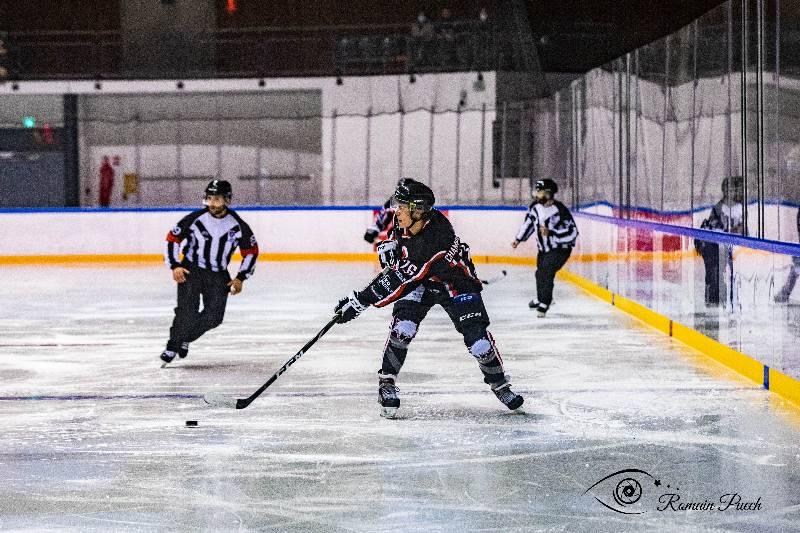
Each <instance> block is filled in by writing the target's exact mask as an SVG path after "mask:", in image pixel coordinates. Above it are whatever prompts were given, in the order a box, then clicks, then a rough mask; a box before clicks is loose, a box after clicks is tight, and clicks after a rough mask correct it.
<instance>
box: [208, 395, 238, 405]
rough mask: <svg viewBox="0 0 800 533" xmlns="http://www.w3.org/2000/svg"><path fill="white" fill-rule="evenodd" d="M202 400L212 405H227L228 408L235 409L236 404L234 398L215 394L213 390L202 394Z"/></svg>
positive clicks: (236, 401)
mask: <svg viewBox="0 0 800 533" xmlns="http://www.w3.org/2000/svg"><path fill="white" fill-rule="evenodd" d="M203 401H204V402H206V403H207V404H208V405H210V406H212V407H227V408H229V409H236V408H237V406H236V404H237V403H238V400H237V399H236V398H231V397H230V396H225V395H223V394H217V393H215V392H210V393H208V394H206V395H205V396H203Z"/></svg>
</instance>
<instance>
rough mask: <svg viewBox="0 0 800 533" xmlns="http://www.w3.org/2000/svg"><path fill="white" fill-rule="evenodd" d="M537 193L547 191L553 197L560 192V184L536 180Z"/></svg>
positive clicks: (548, 180) (549, 180) (547, 180)
mask: <svg viewBox="0 0 800 533" xmlns="http://www.w3.org/2000/svg"><path fill="white" fill-rule="evenodd" d="M536 190H537V191H547V192H549V193H550V194H552V195H555V194H556V193H557V192H558V184H556V182H555V181H553V180H551V179H547V178H546V179H543V180H536Z"/></svg>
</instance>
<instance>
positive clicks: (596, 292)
mask: <svg viewBox="0 0 800 533" xmlns="http://www.w3.org/2000/svg"><path fill="white" fill-rule="evenodd" d="M558 276H559V277H560V278H561V279H563V280H565V281H568V282H570V283H572V284H573V285H577V286H578V287H580V288H581V289H583V290H584V291H586V292H588V293H589V294H591V295H593V296H596V297H598V298H600V299H601V300H603V301H605V302H608V303H610V304H611V305H613V306H614V307H616V308H618V309H620V310H621V311H624V312H626V313H628V314H629V315H631V316H633V317H634V318H637V319H639V320H641V321H642V322H644V323H645V324H647V325H649V326H651V327H653V328H655V329H657V330H658V331H660V332H662V333H664V334H666V335H669V336H670V337H672V338H674V339H676V340H679V341H681V342H682V343H683V344H686V345H687V346H689V347H691V348H694V349H695V350H697V351H699V352H700V353H702V354H703V355H705V356H707V357H710V358H712V359H714V360H715V361H718V362H720V363H722V364H723V365H725V366H727V367H728V368H730V369H732V370H734V371H736V372H738V373H739V374H741V375H742V376H744V377H746V378H747V379H749V380H751V381H753V382H755V383H758V384H759V385H762V386H763V387H764V388H765V389H767V390H770V391H772V392H774V393H775V394H777V395H779V396H781V397H782V398H784V399H786V400H788V401H790V402H792V403H793V404H794V406H795V407H796V408H800V381H798V380H796V379H794V378H791V377H789V376H787V375H786V374H783V373H781V372H778V371H777V370H775V369H773V368H770V367H768V366H767V365H765V364H764V363H761V362H759V361H757V360H755V359H753V358H752V357H750V356H749V355H746V354H743V353H742V352H739V351H736V350H734V349H733V348H730V347H729V346H725V345H724V344H722V343H720V342H717V341H715V340H714V339H712V338H710V337H707V336H706V335H703V334H702V333H700V332H699V331H697V330H694V329H692V328H690V327H687V326H684V325H683V324H680V323H678V322H675V321H673V320H671V319H669V318H667V317H665V316H664V315H661V314H659V313H656V312H655V311H653V310H651V309H648V308H647V307H645V306H643V305H642V304H639V303H637V302H635V301H633V300H631V299H629V298H625V297H624V296H620V295H619V294H614V293H613V292H611V291H609V290H608V289H604V288H603V287H600V286H599V285H597V284H595V283H593V282H591V281H589V280H588V279H586V278H583V277H581V276H579V275H577V274H574V273H572V272H569V271H566V270H561V271H560V272H559V273H558Z"/></svg>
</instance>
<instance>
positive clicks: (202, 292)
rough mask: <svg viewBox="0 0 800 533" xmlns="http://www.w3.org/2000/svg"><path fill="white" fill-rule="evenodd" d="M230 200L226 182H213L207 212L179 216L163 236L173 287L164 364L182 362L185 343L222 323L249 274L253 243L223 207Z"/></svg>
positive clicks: (249, 232)
mask: <svg viewBox="0 0 800 533" xmlns="http://www.w3.org/2000/svg"><path fill="white" fill-rule="evenodd" d="M231 196H232V189H231V184H230V183H228V182H227V181H225V180H213V181H212V182H210V183H209V184H208V186H207V187H206V190H205V199H204V200H203V204H204V205H205V206H206V207H205V208H204V209H200V210H198V211H194V212H192V213H190V214H188V215H186V216H185V217H183V218H182V219H181V221H180V222H178V225H177V226H175V227H174V228H172V231H170V232H169V233H168V234H167V245H166V250H165V257H164V258H165V262H166V263H167V265H168V266H169V267H170V268H171V269H172V279H174V280H175V282H176V283H177V284H178V306H177V307H175V319H174V320H173V321H172V327H171V328H170V330H169V341H168V342H167V347H166V349H165V350H164V351H163V352H162V353H161V360H162V361H164V364H166V363H171V362H172V360H173V359H175V356H176V355H177V356H178V357H181V358H183V357H186V355H187V354H188V353H189V343H190V342H193V341H195V340H197V339H199V338H200V337H201V336H202V335H203V334H204V333H205V332H206V331H208V330H210V329H213V328H215V327H217V326H219V325H220V324H222V319H223V317H224V316H225V305H226V304H227V302H228V294H234V295H235V294H239V293H240V292H242V282H244V280H246V279H247V278H249V277H250V276H251V275H253V270H254V269H255V266H256V259H257V258H258V242H257V241H256V237H255V235H253V232H252V230H251V229H250V226H248V225H247V223H246V222H245V221H244V220H242V218H241V217H240V216H239V215H238V214H237V213H236V212H235V211H234V210H233V209H229V208H228V205H229V204H230V201H231ZM237 247H239V249H240V251H241V253H242V264H241V265H240V266H239V273H238V274H236V277H235V278H233V279H231V276H230V274H229V273H228V263H230V260H231V256H232V255H233V252H234V251H235V250H236V248H237ZM181 254H183V257H181ZM201 296H202V298H203V310H202V311H200V297H201Z"/></svg>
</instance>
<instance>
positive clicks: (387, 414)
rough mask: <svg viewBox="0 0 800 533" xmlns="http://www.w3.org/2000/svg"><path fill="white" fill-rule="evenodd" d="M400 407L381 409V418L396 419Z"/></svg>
mask: <svg viewBox="0 0 800 533" xmlns="http://www.w3.org/2000/svg"><path fill="white" fill-rule="evenodd" d="M397 409H398V407H381V416H382V417H383V418H394V417H396V416H397Z"/></svg>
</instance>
